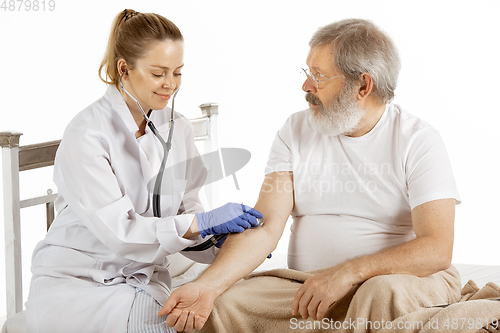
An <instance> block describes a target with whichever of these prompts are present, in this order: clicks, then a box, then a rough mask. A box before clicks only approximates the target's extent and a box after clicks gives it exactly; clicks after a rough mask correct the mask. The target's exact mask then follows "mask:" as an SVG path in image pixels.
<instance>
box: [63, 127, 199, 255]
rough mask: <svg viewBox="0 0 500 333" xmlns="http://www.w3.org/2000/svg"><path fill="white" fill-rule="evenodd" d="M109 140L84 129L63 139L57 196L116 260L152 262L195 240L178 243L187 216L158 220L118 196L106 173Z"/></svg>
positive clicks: (119, 192)
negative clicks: (116, 257)
mask: <svg viewBox="0 0 500 333" xmlns="http://www.w3.org/2000/svg"><path fill="white" fill-rule="evenodd" d="M109 140H110V138H106V137H104V136H103V135H102V134H101V133H98V132H96V131H92V130H89V129H87V128H78V127H77V128H71V130H69V131H68V130H67V131H66V132H65V134H64V137H63V140H62V142H61V145H60V147H59V149H58V153H57V157H56V163H57V164H58V166H57V167H58V168H59V169H60V173H61V176H62V179H61V181H59V182H57V181H56V184H57V185H58V188H59V192H60V194H61V195H62V196H63V197H64V199H65V200H66V202H67V203H68V206H69V207H70V208H71V209H72V210H73V211H74V213H75V214H76V215H77V216H78V218H79V219H80V220H81V221H82V223H84V225H85V226H86V227H87V228H88V229H89V230H90V231H91V232H92V233H93V234H94V235H95V236H96V237H97V238H98V239H99V240H100V241H101V242H102V243H103V244H105V245H106V246H108V247H109V248H110V249H111V250H112V251H113V252H114V253H116V254H117V255H119V256H121V257H123V258H127V259H130V260H134V261H139V262H154V261H156V260H160V259H161V258H163V257H165V255H168V254H172V253H176V252H179V251H180V250H182V249H183V248H185V247H187V246H192V245H195V244H196V243H198V241H197V240H188V239H184V238H182V235H183V234H184V232H185V230H182V231H181V230H179V229H185V225H186V224H190V223H191V221H192V220H193V218H194V215H193V214H184V215H178V216H169V217H164V218H157V217H143V216H141V215H139V214H138V213H137V212H136V211H135V208H134V205H133V203H132V201H131V199H130V197H129V195H127V193H123V191H122V189H121V187H120V183H119V181H118V179H117V177H116V175H115V173H114V171H113V168H112V163H111V161H112V158H113V152H111V151H110V150H111V148H110V145H109V144H108V143H107V142H109Z"/></svg>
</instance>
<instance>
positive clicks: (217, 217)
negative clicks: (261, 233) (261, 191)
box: [196, 203, 263, 245]
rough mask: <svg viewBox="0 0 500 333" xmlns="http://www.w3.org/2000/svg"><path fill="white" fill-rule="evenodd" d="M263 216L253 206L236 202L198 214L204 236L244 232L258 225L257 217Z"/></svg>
mask: <svg viewBox="0 0 500 333" xmlns="http://www.w3.org/2000/svg"><path fill="white" fill-rule="evenodd" d="M262 217H263V216H262V214H261V213H259V212H258V211H256V210H255V209H253V208H252V207H248V206H245V205H243V204H236V203H227V204H225V205H224V206H222V207H219V208H216V209H214V210H211V211H209V212H204V213H197V214H196V219H197V221H198V229H199V230H200V235H201V236H202V237H203V238H205V237H206V236H207V235H221V234H230V233H233V232H243V231H245V229H248V228H252V227H256V226H257V224H258V221H257V218H259V219H261V218H262ZM221 245H222V244H221Z"/></svg>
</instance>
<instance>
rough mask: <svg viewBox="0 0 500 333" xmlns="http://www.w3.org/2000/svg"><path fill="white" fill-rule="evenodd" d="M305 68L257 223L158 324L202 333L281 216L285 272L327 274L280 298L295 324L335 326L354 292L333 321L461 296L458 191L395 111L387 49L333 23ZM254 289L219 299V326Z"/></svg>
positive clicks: (434, 151)
mask: <svg viewBox="0 0 500 333" xmlns="http://www.w3.org/2000/svg"><path fill="white" fill-rule="evenodd" d="M307 67H308V69H305V70H304V73H305V74H306V75H307V77H306V79H305V82H304V84H303V86H302V89H303V90H304V91H305V92H306V93H307V94H306V100H307V101H308V103H309V105H310V108H309V109H308V110H305V111H301V112H298V113H295V114H292V115H291V116H290V117H289V118H288V120H287V121H286V122H285V124H284V126H283V127H282V128H281V130H280V131H279V132H278V133H277V135H276V139H275V141H274V144H273V146H272V149H271V153H270V157H269V161H268V164H267V168H266V177H265V180H264V184H263V186H262V190H261V192H260V195H259V199H258V202H257V204H256V206H255V208H256V209H257V210H258V211H260V212H262V213H263V215H264V218H265V224H264V226H263V227H262V228H256V229H249V230H247V231H245V232H244V233H242V234H237V235H231V236H230V237H228V238H227V240H226V243H225V244H224V246H223V247H222V249H221V251H220V254H219V256H218V258H217V259H216V261H215V262H214V263H213V264H212V266H211V267H210V268H209V269H207V270H206V272H205V273H204V274H203V275H202V276H200V277H199V278H198V280H197V281H195V282H194V283H191V284H188V285H185V286H183V287H182V288H180V289H179V290H177V291H176V292H174V293H173V294H172V296H171V298H170V299H169V301H167V303H165V306H164V308H163V310H162V311H161V312H160V314H167V313H170V315H169V317H168V318H167V324H169V325H171V326H173V325H175V328H176V329H178V330H181V329H186V330H187V331H190V330H192V329H193V328H196V329H200V328H201V327H202V326H203V324H204V323H205V321H206V319H207V315H208V313H209V312H210V310H211V309H212V303H213V302H214V300H215V298H216V297H217V296H219V295H221V294H222V293H223V292H224V291H226V289H228V288H229V287H230V286H231V285H232V284H233V283H235V282H236V281H237V280H239V279H240V278H242V277H243V276H245V275H247V274H248V273H250V272H251V271H252V270H253V269H255V268H256V267H257V266H258V265H259V264H260V263H262V262H263V260H264V258H265V257H266V256H267V255H268V254H269V253H270V252H271V251H272V250H273V249H274V248H275V247H276V245H277V243H278V240H279V238H280V237H281V235H282V232H283V229H284V227H285V223H286V221H287V218H288V216H289V215H292V217H293V225H292V229H291V236H290V244H289V250H288V266H289V268H291V269H294V270H298V271H310V270H316V269H321V268H322V270H320V271H319V272H315V273H316V274H314V275H312V276H311V277H310V278H308V279H306V280H305V282H304V283H303V284H296V289H295V290H294V291H293V293H294V296H293V300H292V299H286V297H284V299H283V302H288V307H289V317H290V318H292V317H294V316H295V317H294V318H298V315H299V314H300V315H301V316H302V317H303V318H304V319H307V318H312V319H313V320H321V319H322V318H323V317H324V316H325V313H327V311H328V313H329V316H332V313H333V312H335V311H336V310H335V307H336V306H335V305H334V304H336V303H342V302H340V301H341V300H343V299H344V298H345V296H346V295H348V294H350V295H351V296H350V298H349V299H348V301H347V306H346V307H345V308H340V307H339V309H338V311H344V312H345V313H344V314H343V315H342V316H340V317H339V318H344V319H345V318H347V317H353V316H354V317H356V316H366V317H367V319H369V318H376V319H377V320H384V321H389V320H393V319H394V318H395V317H398V316H401V315H404V313H408V312H411V311H413V310H415V309H416V308H417V307H419V306H432V305H436V304H442V303H450V302H454V301H456V300H457V299H458V298H459V296H460V294H459V291H460V277H459V275H458V273H457V271H456V269H455V268H454V267H453V266H451V258H452V251H453V230H454V213H455V204H457V203H459V202H460V201H459V200H460V198H459V194H458V192H457V189H456V185H455V180H454V177H453V174H452V170H451V166H450V163H449V159H448V156H447V153H446V149H445V147H444V144H443V141H442V139H441V137H440V135H439V133H438V131H437V130H436V129H434V128H433V127H432V126H430V125H429V124H427V123H425V122H424V121H422V120H420V119H419V118H417V117H415V116H413V115H412V114H410V113H408V112H406V111H404V110H403V109H402V108H401V107H399V106H398V105H395V104H391V103H390V102H391V100H392V99H393V97H394V90H395V88H396V82H397V78H398V73H399V68H400V63H399V57H398V54H397V51H396V49H395V47H394V45H393V43H392V41H391V40H390V39H389V38H388V37H387V36H386V35H385V34H384V33H383V32H381V31H380V30H379V29H378V28H377V27H376V26H375V25H373V24H372V23H371V22H369V21H365V20H358V19H349V20H343V21H340V22H335V23H332V24H330V25H327V26H325V27H323V28H321V29H319V30H318V31H317V32H316V33H315V35H314V36H313V37H312V39H311V41H310V52H309V54H308V57H307ZM258 279H259V278H254V279H249V280H246V281H243V282H239V283H238V284H237V285H235V286H234V287H233V288H230V289H229V290H228V291H227V292H226V293H224V294H223V295H222V296H220V297H219V299H218V300H217V302H216V307H215V309H216V310H217V311H219V312H218V315H217V318H219V319H220V318H224V317H226V316H229V317H230V314H221V313H220V311H221V309H222V308H223V307H224V302H225V299H226V298H227V297H231V302H234V299H235V298H236V299H238V297H240V298H241V304H239V305H238V304H236V305H235V304H232V306H234V307H235V308H236V309H237V308H238V307H239V306H241V307H242V308H244V307H245V302H246V301H247V300H246V296H245V288H246V290H248V293H252V287H251V285H252V283H256V282H255V281H257V280H258ZM241 283H245V288H240V289H238V292H237V293H238V295H239V296H238V295H236V297H235V295H231V291H232V290H233V289H234V288H236V287H237V286H238V285H240V284H241ZM228 295H229V296H228ZM273 295H276V294H273ZM273 297H275V296H273ZM266 301H268V300H267V299H266V298H265V297H264V298H263V299H262V306H263V307H264V305H265V302H266ZM270 301H271V300H270ZM344 302H345V299H344ZM332 305H333V306H332ZM332 309H333V310H332ZM222 311H224V310H222ZM227 311H232V310H227ZM235 311H237V310H235ZM258 311H259V310H258V309H256V310H255V312H258ZM332 311H333V312H332ZM257 315H258V314H256V316H257ZM333 316H334V317H335V315H333ZM270 317H272V316H270ZM285 319H286V318H284V320H285ZM214 320H215V319H214ZM247 324H248V323H247ZM247 324H246V325H247ZM225 325H233V324H231V323H230V322H226V323H225ZM248 325H252V324H251V323H250V324H248ZM256 325H261V324H259V323H257V324H256ZM212 326H213V325H212ZM213 327H215V326H213ZM344 328H345V327H344ZM226 329H227V331H228V332H230V331H231V330H233V331H234V330H238V328H237V326H234V327H233V328H227V327H226ZM240 329H241V328H240ZM247 329H248V331H259V329H258V328H257V326H255V327H251V328H248V327H247ZM350 329H352V327H350Z"/></svg>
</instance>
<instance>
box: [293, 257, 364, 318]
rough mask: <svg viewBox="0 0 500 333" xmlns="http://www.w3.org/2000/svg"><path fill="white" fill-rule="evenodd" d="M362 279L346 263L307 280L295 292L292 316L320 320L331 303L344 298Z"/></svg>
mask: <svg viewBox="0 0 500 333" xmlns="http://www.w3.org/2000/svg"><path fill="white" fill-rule="evenodd" d="M361 281H362V279H360V278H359V276H356V274H355V273H353V270H352V267H351V265H350V264H349V263H348V262H346V263H343V264H340V265H337V266H334V267H332V268H330V269H329V270H327V271H325V272H323V273H320V274H317V275H314V276H312V277H310V278H309V279H307V280H306V281H305V282H304V284H303V285H302V287H300V289H299V290H298V291H297V293H296V294H295V297H294V299H293V303H292V314H293V315H296V314H297V313H300V315H301V316H302V318H304V319H307V318H309V317H311V318H312V319H314V320H322V319H323V317H324V315H325V313H326V311H327V310H328V308H329V307H330V305H332V304H333V303H335V302H337V301H339V300H340V299H341V298H342V297H344V296H345V295H346V294H347V293H348V292H349V290H351V288H352V287H353V286H354V285H356V284H358V283H361Z"/></svg>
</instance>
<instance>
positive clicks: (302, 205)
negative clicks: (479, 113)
mask: <svg viewBox="0 0 500 333" xmlns="http://www.w3.org/2000/svg"><path fill="white" fill-rule="evenodd" d="M276 171H293V183H294V197H295V206H294V209H293V211H292V217H293V224H292V228H291V236H290V242H289V248H288V266H289V268H292V269H297V270H301V271H307V270H313V269H318V268H322V267H330V266H335V265H337V264H340V263H342V262H344V261H346V260H349V259H352V258H355V257H359V256H363V255H367V254H371V253H375V252H379V251H381V250H382V249H384V248H388V247H392V246H395V245H398V244H401V243H404V242H407V241H409V240H411V239H413V238H415V233H414V232H413V227H412V220H411V210H412V209H413V208H415V207H416V206H418V205H421V204H423V203H425V202H429V201H432V200H437V199H444V198H454V199H456V202H457V204H458V203H460V197H459V194H458V191H457V188H456V184H455V179H454V177H453V173H452V169H451V165H450V162H449V158H448V155H447V152H446V149H445V146H444V143H443V140H442V139H441V136H440V135H439V132H438V131H437V130H436V129H435V128H434V127H432V126H431V125H429V124H427V123H426V122H424V121H422V120H421V119H419V118H417V117H415V116H413V115H411V114H409V113H408V112H406V111H403V110H401V108H400V107H399V106H398V105H394V104H388V105H387V106H386V109H385V111H384V114H383V115H382V117H381V118H380V120H379V122H378V123H377V124H376V125H375V127H374V128H373V129H372V130H371V131H370V132H368V133H367V134H365V135H363V136H361V137H348V136H345V135H339V136H326V135H323V134H320V133H318V132H316V131H315V130H314V129H313V128H312V127H311V126H310V125H309V121H308V117H307V110H306V111H301V112H297V113H295V114H293V115H291V116H290V117H289V118H288V120H287V121H286V122H285V124H284V126H283V127H282V128H281V130H280V131H279V132H278V133H277V135H276V138H275V140H274V143H273V146H272V148H271V153H270V156H269V161H268V164H267V168H266V174H267V173H271V172H276Z"/></svg>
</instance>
